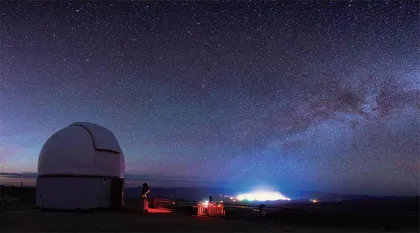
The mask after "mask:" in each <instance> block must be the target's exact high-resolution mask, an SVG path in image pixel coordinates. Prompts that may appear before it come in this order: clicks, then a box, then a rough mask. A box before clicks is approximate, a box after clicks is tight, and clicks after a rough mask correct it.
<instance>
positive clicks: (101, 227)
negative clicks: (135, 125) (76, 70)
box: [0, 187, 419, 232]
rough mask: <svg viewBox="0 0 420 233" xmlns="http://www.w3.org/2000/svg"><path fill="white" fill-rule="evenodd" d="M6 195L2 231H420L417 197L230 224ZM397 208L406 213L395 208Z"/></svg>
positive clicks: (9, 191)
mask: <svg viewBox="0 0 420 233" xmlns="http://www.w3.org/2000/svg"><path fill="white" fill-rule="evenodd" d="M2 195H3V196H6V195H10V196H12V197H19V200H15V201H12V202H10V203H8V204H6V205H5V207H4V208H3V211H4V214H3V216H2V220H1V221H2V225H1V227H2V228H1V229H0V230H1V231H0V232H41V231H44V232H45V231H60V232H63V231H84V232H87V231H94V232H97V231H116V232H127V231H129V232H141V231H146V232H150V231H152V232H154V231H159V232H162V231H168V232H173V231H182V232H185V231H191V232H196V231H200V232H201V231H205V232H220V231H222V232H244V231H246V232H282V231H289V232H290V231H293V232H383V231H386V232H419V215H418V212H415V213H413V212H411V211H412V210H416V209H417V210H418V208H419V202H418V198H415V199H413V198H411V199H410V198H405V199H402V200H393V201H389V200H388V201H386V202H383V201H382V202H381V201H379V200H377V201H376V202H377V203H375V201H373V202H372V200H371V201H370V202H368V203H366V202H363V201H361V200H358V201H354V202H348V203H344V204H339V203H317V204H320V205H318V206H317V207H316V209H315V210H316V211H314V209H313V207H312V209H311V208H308V207H305V205H307V204H298V205H297V206H299V205H301V207H302V208H282V209H280V210H277V211H272V212H268V213H267V216H265V217H263V218H261V217H260V218H258V217H256V214H255V211H252V210H253V209H249V208H248V209H247V208H244V209H242V208H229V209H227V210H226V212H227V216H226V219H221V218H207V217H201V218H197V217H192V216H188V215H191V213H192V211H191V207H188V206H187V207H178V208H177V207H176V206H173V205H172V206H171V205H169V206H164V207H167V208H171V209H173V210H174V212H172V213H171V214H159V213H155V214H147V215H144V214H142V213H140V212H139V211H138V209H137V208H136V203H137V202H138V200H137V198H126V200H125V202H126V205H127V209H128V211H127V210H126V211H124V212H88V213H68V212H51V211H42V212H40V211H37V210H36V207H35V189H34V188H23V189H21V188H10V187H6V188H3V194H2ZM369 203H370V204H369ZM383 203H387V205H388V206H391V207H392V208H382V209H381V208H379V210H381V211H382V212H383V213H375V214H372V213H370V214H363V213H362V214H360V212H358V213H359V214H354V213H353V214H352V213H349V211H351V210H359V211H360V210H363V208H365V209H372V208H373V209H374V208H376V207H375V206H378V205H379V206H380V205H384V204H383ZM398 203H399V204H398ZM162 206H163V205H162ZM312 206H313V205H312ZM340 206H341V207H342V208H343V207H345V209H346V211H341V213H337V211H333V210H339V209H340V208H338V207H340ZM397 206H399V207H401V208H396V207H397ZM295 207H296V206H295ZM379 210H377V211H379ZM384 210H387V211H384ZM403 210H406V211H405V212H404V211H403ZM377 211H376V212H377ZM390 211H391V212H392V211H395V212H394V213H390ZM374 212H375V211H374ZM182 213H183V214H182Z"/></svg>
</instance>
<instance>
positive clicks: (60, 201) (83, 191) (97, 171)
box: [36, 122, 125, 209]
mask: <svg viewBox="0 0 420 233" xmlns="http://www.w3.org/2000/svg"><path fill="white" fill-rule="evenodd" d="M124 171H125V162H124V155H123V152H122V150H121V147H120V145H119V143H118V140H117V139H116V137H115V136H114V134H113V133H112V132H111V131H109V130H108V129H106V128H104V127H102V126H100V125H97V124H93V123H86V122H82V123H73V124H71V125H70V126H68V127H66V128H64V129H61V130H59V131H58V132H56V133H55V134H54V135H52V136H51V137H50V138H49V139H48V140H47V142H46V143H45V144H44V146H43V147H42V150H41V152H40V155H39V159H38V178H37V188H36V193H37V195H36V199H37V205H39V206H40V207H41V208H47V209H93V208H121V207H122V205H123V200H124V199H123V189H124V179H123V177H124Z"/></svg>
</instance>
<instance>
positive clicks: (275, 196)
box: [236, 191, 290, 201]
mask: <svg viewBox="0 0 420 233" xmlns="http://www.w3.org/2000/svg"><path fill="white" fill-rule="evenodd" d="M236 198H237V199H238V200H239V201H243V200H248V201H278V200H287V201H290V198H288V197H286V196H284V195H283V194H281V193H279V192H269V191H257V192H252V193H244V194H240V195H238V196H237V197H236Z"/></svg>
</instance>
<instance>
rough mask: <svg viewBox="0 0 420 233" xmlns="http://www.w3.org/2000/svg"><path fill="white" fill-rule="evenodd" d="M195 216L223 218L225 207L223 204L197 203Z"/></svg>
mask: <svg viewBox="0 0 420 233" xmlns="http://www.w3.org/2000/svg"><path fill="white" fill-rule="evenodd" d="M197 215H206V216H212V217H224V216H225V207H224V205H223V202H207V201H205V202H199V203H198V204H197Z"/></svg>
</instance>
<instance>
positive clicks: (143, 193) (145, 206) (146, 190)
mask: <svg viewBox="0 0 420 233" xmlns="http://www.w3.org/2000/svg"><path fill="white" fill-rule="evenodd" d="M148 193H150V187H149V185H148V184H147V183H144V184H143V188H142V189H141V198H142V200H143V211H144V212H149V201H148V200H147V194H148Z"/></svg>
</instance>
